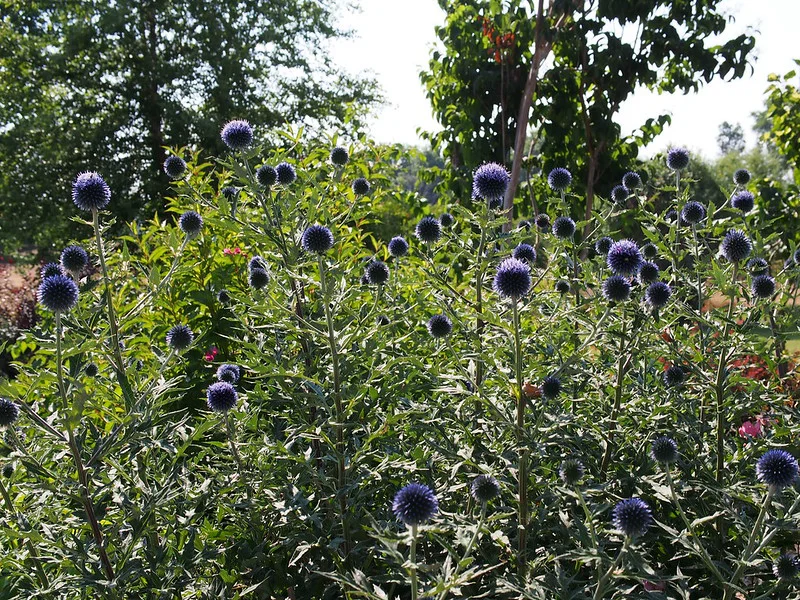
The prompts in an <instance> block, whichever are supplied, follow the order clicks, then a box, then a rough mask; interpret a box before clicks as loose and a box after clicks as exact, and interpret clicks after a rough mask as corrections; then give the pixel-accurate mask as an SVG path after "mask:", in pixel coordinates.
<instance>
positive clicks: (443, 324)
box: [426, 315, 453, 338]
mask: <svg viewBox="0 0 800 600" xmlns="http://www.w3.org/2000/svg"><path fill="white" fill-rule="evenodd" d="M426 327H427V328H428V333H430V334H431V337H435V338H443V337H447V336H448V335H450V332H452V331H453V322H452V321H451V320H450V319H449V318H448V317H447V315H433V316H432V317H431V318H430V319H428V323H427V324H426Z"/></svg>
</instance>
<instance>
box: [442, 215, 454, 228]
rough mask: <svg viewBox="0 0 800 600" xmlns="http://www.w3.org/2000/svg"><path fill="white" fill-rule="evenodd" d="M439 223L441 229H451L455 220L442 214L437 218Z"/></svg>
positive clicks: (451, 216)
mask: <svg viewBox="0 0 800 600" xmlns="http://www.w3.org/2000/svg"><path fill="white" fill-rule="evenodd" d="M439 223H441V224H442V227H452V226H453V223H455V219H454V218H453V215H451V214H450V213H447V212H446V213H442V216H441V217H439Z"/></svg>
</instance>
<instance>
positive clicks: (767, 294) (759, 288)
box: [750, 275, 775, 299]
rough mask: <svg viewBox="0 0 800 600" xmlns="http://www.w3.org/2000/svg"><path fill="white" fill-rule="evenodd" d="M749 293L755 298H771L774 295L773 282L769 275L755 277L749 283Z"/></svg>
mask: <svg viewBox="0 0 800 600" xmlns="http://www.w3.org/2000/svg"><path fill="white" fill-rule="evenodd" d="M750 291H751V292H753V296H755V297H756V298H763V299H767V298H772V295H773V294H774V293H775V280H774V279H773V278H772V277H770V276H769V275H756V276H755V277H753V280H752V281H751V282H750Z"/></svg>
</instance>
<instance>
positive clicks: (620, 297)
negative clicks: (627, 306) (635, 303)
mask: <svg viewBox="0 0 800 600" xmlns="http://www.w3.org/2000/svg"><path fill="white" fill-rule="evenodd" d="M630 295H631V284H630V283H629V282H628V280H627V279H625V278H624V277H623V276H622V275H612V276H611V277H609V278H608V279H606V280H605V281H604V282H603V297H604V298H605V299H606V300H608V301H609V302H624V301H625V300H627V299H628V298H629V297H630Z"/></svg>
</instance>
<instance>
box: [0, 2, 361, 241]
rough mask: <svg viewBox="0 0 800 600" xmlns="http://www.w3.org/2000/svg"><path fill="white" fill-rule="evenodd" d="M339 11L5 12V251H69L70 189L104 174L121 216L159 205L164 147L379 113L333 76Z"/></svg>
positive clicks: (147, 6)
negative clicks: (228, 127)
mask: <svg viewBox="0 0 800 600" xmlns="http://www.w3.org/2000/svg"><path fill="white" fill-rule="evenodd" d="M344 8H345V7H344V6H343V3H342V2H341V1H340V0H277V1H275V2H270V3H264V2H259V1H258V0H242V1H239V2H236V3H226V2H210V1H208V0H172V1H171V2H157V1H155V0H144V1H142V0H135V1H134V0H119V1H118V2H114V3H110V4H109V3H106V2H97V1H89V2H86V1H78V0H67V1H64V0H58V1H56V0H41V1H37V2H27V1H22V0H0V17H1V18H0V173H2V175H0V242H2V243H5V244H13V243H21V242H33V243H36V244H38V245H39V246H46V245H47V244H49V243H53V242H55V241H59V242H61V241H63V240H64V239H66V238H68V237H69V233H70V232H69V229H70V227H69V224H68V223H67V224H66V225H64V223H65V222H66V219H64V218H62V217H63V213H64V212H66V211H67V210H71V209H68V208H67V207H68V206H69V189H70V182H71V180H72V179H73V178H74V177H75V175H76V174H77V173H78V172H79V171H81V170H87V169H92V170H98V171H102V173H103V175H104V177H105V178H106V180H107V181H108V182H109V184H110V185H111V187H112V190H113V193H114V195H115V198H116V200H115V202H114V203H113V206H114V207H115V208H114V210H115V211H117V212H116V215H117V216H118V217H120V218H122V219H131V218H133V217H134V216H136V215H137V214H139V212H140V211H142V210H144V211H145V212H147V213H150V212H152V210H153V209H156V208H158V207H159V206H160V205H161V202H162V200H161V199H162V198H163V195H164V193H165V192H166V189H167V188H166V183H167V181H166V179H165V177H164V175H163V174H162V172H161V164H162V162H163V160H164V158H165V150H164V146H183V145H186V144H199V145H201V146H202V147H203V148H205V149H207V150H208V151H210V152H212V153H215V152H219V151H220V150H221V147H220V140H219V130H220V127H221V125H222V124H223V123H224V122H225V121H226V120H228V119H231V118H246V119H248V120H250V121H251V122H252V123H253V124H254V125H257V126H258V128H257V133H261V134H262V135H263V133H262V132H264V131H266V130H267V128H270V127H275V126H280V125H283V124H284V123H286V122H291V123H294V124H304V125H308V126H311V127H316V128H319V129H323V128H326V127H331V126H334V125H336V126H342V124H345V123H348V122H349V121H353V122H352V123H349V124H348V125H347V129H348V130H352V129H353V128H355V127H357V126H358V124H359V118H360V117H361V116H362V115H363V112H364V111H365V110H366V109H368V107H369V106H370V105H371V104H372V103H373V102H375V100H376V99H377V96H376V88H375V85H374V83H373V82H372V81H370V80H366V79H361V78H352V77H348V76H345V75H342V74H340V73H338V72H337V71H336V69H335V68H334V65H333V64H332V63H331V61H330V59H329V57H328V55H327V53H326V51H325V50H326V46H325V45H326V42H327V41H328V40H330V39H332V38H336V37H340V36H343V35H347V34H346V32H344V31H343V30H342V29H340V28H339V27H338V26H337V25H336V23H337V22H339V18H338V17H339V14H340V12H341V11H342V10H343V9H344Z"/></svg>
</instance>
